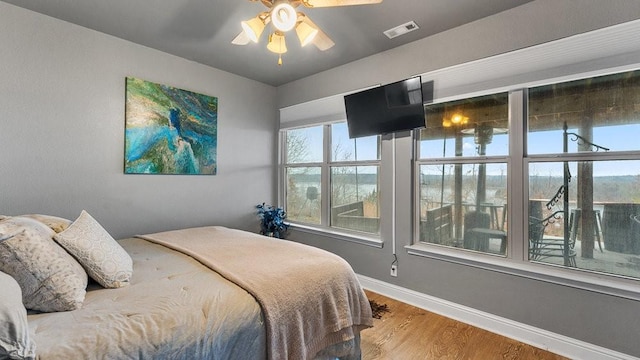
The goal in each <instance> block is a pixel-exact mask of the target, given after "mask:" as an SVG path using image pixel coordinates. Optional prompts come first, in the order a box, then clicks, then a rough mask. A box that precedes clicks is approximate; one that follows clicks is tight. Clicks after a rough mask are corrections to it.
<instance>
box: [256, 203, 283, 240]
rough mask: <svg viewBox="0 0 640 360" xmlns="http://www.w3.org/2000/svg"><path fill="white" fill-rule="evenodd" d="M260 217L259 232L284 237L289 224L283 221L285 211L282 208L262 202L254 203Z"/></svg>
mask: <svg viewBox="0 0 640 360" xmlns="http://www.w3.org/2000/svg"><path fill="white" fill-rule="evenodd" d="M256 208H257V209H258V217H259V218H260V234H262V235H267V236H272V237H277V238H279V239H284V237H285V235H286V234H287V229H289V224H287V223H285V222H284V219H286V218H287V213H286V212H284V210H283V209H282V208H276V207H273V206H271V205H265V204H264V203H262V204H259V205H256Z"/></svg>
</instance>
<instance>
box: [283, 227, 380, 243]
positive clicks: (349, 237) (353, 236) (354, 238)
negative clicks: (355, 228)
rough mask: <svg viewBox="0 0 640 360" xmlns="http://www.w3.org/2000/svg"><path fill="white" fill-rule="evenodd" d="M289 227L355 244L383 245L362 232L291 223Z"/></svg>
mask: <svg viewBox="0 0 640 360" xmlns="http://www.w3.org/2000/svg"><path fill="white" fill-rule="evenodd" d="M290 228H292V229H294V230H297V231H300V232H304V233H308V234H313V235H321V236H324V237H328V238H332V239H336V240H341V241H349V242H354V243H357V244H361V245H367V246H372V247H376V248H380V249H382V247H383V245H384V242H383V241H382V240H380V239H378V238H374V237H371V236H367V235H364V234H362V235H361V234H359V233H355V232H354V233H351V232H346V231H338V230H334V229H326V228H320V227H316V226H310V225H302V224H291V226H290Z"/></svg>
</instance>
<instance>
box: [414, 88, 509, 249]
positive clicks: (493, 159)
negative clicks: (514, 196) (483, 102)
mask: <svg viewBox="0 0 640 360" xmlns="http://www.w3.org/2000/svg"><path fill="white" fill-rule="evenodd" d="M504 93H506V95H507V101H508V103H507V128H508V133H507V136H508V139H509V140H508V143H509V146H508V152H507V153H506V154H504V155H476V156H450V157H432V158H421V156H420V132H418V131H416V132H415V133H414V136H413V152H414V154H416V156H415V159H414V161H413V164H412V166H413V186H412V189H413V206H412V209H413V211H412V212H413V227H412V241H411V245H410V246H412V247H413V248H414V249H421V248H422V246H423V245H424V247H426V248H427V249H429V248H431V247H432V246H433V247H439V248H443V249H442V250H444V251H445V253H448V250H447V249H451V250H453V251H454V252H457V251H465V252H469V253H473V254H480V255H482V256H493V257H500V258H505V257H509V254H510V249H511V246H510V243H511V241H510V239H511V226H509V225H508V224H509V221H510V212H508V213H507V240H506V241H507V247H506V250H505V254H504V255H503V254H494V253H489V252H479V251H475V250H470V249H465V248H458V247H450V246H444V245H440V244H433V243H429V242H426V241H421V240H420V221H421V219H420V211H421V209H420V200H421V199H420V195H421V194H420V175H421V173H420V167H421V166H422V165H443V164H446V165H449V164H461V165H472V164H478V165H479V164H506V166H507V203H508V204H510V201H511V194H510V190H509V189H510V186H509V184H510V179H511V178H512V176H511V161H510V159H511V157H510V152H511V149H512V144H513V139H512V136H513V134H512V119H513V117H512V116H511V111H512V109H511V92H508V91H497V92H491V91H487V92H486V93H481V94H479V95H474V96H472V97H473V98H476V97H481V96H489V95H496V94H504ZM472 97H465V96H460V97H457V98H448V99H445V100H442V99H441V100H439V101H434V102H433V103H430V104H429V105H437V104H444V103H447V102H450V101H456V100H463V99H468V98H472ZM508 208H511V205H509V206H508ZM454 254H455V253H454Z"/></svg>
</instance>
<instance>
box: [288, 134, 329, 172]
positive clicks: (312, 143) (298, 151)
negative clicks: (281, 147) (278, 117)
mask: <svg viewBox="0 0 640 360" xmlns="http://www.w3.org/2000/svg"><path fill="white" fill-rule="evenodd" d="M286 137H287V153H286V156H287V159H286V162H287V164H300V163H312V162H321V161H322V126H313V127H306V128H301V129H295V130H288V131H287V132H286Z"/></svg>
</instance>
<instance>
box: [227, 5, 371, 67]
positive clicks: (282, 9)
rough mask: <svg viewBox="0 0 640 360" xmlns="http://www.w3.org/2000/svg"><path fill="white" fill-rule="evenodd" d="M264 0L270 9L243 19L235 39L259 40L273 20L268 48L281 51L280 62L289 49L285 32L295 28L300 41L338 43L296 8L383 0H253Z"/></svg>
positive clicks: (322, 45)
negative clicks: (239, 31)
mask: <svg viewBox="0 0 640 360" xmlns="http://www.w3.org/2000/svg"><path fill="white" fill-rule="evenodd" d="M249 1H251V2H257V1H260V2H261V3H262V4H263V5H264V6H266V7H267V8H268V9H267V10H266V11H263V12H261V13H259V14H258V15H257V16H256V17H254V18H252V19H250V20H246V21H243V22H241V25H242V32H241V33H240V34H239V35H238V36H236V37H235V39H233V41H231V43H232V44H235V45H246V44H248V43H249V42H250V41H253V42H255V43H257V42H258V41H259V40H260V35H262V32H263V31H264V28H265V27H266V26H267V25H268V24H271V25H272V28H273V30H269V41H268V43H267V49H269V51H271V52H274V53H276V54H278V65H282V54H284V53H286V52H287V45H286V42H285V33H286V32H288V31H290V30H293V29H295V31H296V35H297V36H298V39H299V40H300V45H302V46H305V45H308V44H314V45H315V46H316V47H317V48H318V49H320V50H321V51H325V50H327V49H330V48H331V47H332V46H333V45H335V43H334V42H333V40H331V38H329V36H327V34H326V33H325V32H324V31H322V30H321V29H320V28H319V27H318V26H317V25H316V24H315V23H314V22H313V21H311V19H310V18H309V17H308V16H307V15H305V14H304V13H302V12H298V11H296V8H297V7H299V6H300V5H303V6H304V7H307V8H322V7H336V6H349V5H366V4H379V3H381V2H382V0H249Z"/></svg>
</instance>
